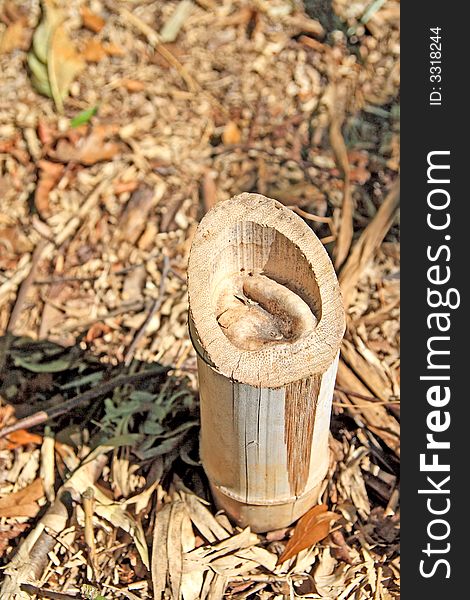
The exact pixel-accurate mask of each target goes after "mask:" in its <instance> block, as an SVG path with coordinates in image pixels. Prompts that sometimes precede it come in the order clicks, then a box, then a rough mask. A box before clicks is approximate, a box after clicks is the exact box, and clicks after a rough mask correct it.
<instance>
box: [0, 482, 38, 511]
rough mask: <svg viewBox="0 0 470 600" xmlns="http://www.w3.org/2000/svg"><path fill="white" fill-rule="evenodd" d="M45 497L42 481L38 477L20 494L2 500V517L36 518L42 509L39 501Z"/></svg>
mask: <svg viewBox="0 0 470 600" xmlns="http://www.w3.org/2000/svg"><path fill="white" fill-rule="evenodd" d="M43 495H44V489H43V485H42V481H41V479H40V478H39V477H38V478H37V479H35V480H34V481H33V483H30V484H29V485H28V486H26V487H25V488H23V489H22V490H20V491H19V492H14V493H13V494H8V495H7V496H4V497H3V498H0V517H35V516H36V515H37V514H38V512H39V508H40V507H39V504H38V503H37V500H39V498H42V497H43Z"/></svg>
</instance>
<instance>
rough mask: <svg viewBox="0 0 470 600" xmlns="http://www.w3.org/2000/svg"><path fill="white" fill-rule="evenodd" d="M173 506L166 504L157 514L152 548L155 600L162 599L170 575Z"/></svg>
mask: <svg viewBox="0 0 470 600" xmlns="http://www.w3.org/2000/svg"><path fill="white" fill-rule="evenodd" d="M170 514H171V504H165V505H164V506H163V508H162V509H161V510H160V511H158V512H157V515H156V518H155V525H154V534H153V548H152V583H153V594H154V598H155V600H157V599H159V598H161V595H162V594H163V592H164V591H165V588H166V579H167V573H168V549H167V544H166V540H167V539H168V526H169V522H170Z"/></svg>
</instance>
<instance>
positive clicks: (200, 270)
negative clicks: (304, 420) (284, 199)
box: [188, 193, 345, 388]
mask: <svg viewBox="0 0 470 600" xmlns="http://www.w3.org/2000/svg"><path fill="white" fill-rule="evenodd" d="M241 269H248V270H249V269H253V270H257V271H258V272H263V273H266V274H267V275H269V276H271V277H272V278H273V279H275V280H277V281H279V282H280V283H284V284H286V285H287V286H289V287H290V286H293V288H294V291H296V292H297V293H298V295H299V296H300V297H301V298H302V299H303V300H305V301H306V302H307V303H308V304H309V305H310V306H311V307H312V308H315V310H316V312H317V314H318V317H317V319H318V323H317V325H316V327H315V328H314V329H313V331H311V332H309V333H308V334H306V335H304V336H302V337H301V338H299V339H297V340H295V341H293V342H289V343H281V344H276V345H268V346H266V347H263V348H261V349H259V350H250V351H244V350H241V349H240V348H238V347H237V346H235V345H234V344H233V343H231V341H230V340H229V339H228V338H227V336H226V335H225V334H224V333H223V331H222V329H221V327H220V326H219V324H218V322H217V314H216V309H215V304H216V298H215V297H214V294H215V286H216V284H217V282H218V281H220V280H221V279H223V277H224V276H229V275H230V272H231V271H232V272H234V271H237V270H241ZM188 295H189V325H190V333H191V338H192V341H193V344H194V346H195V348H196V350H197V352H198V354H199V355H200V356H201V358H202V359H203V360H204V361H205V362H206V363H207V364H208V365H210V366H211V367H212V368H213V369H215V370H216V371H217V372H218V373H220V374H221V375H223V376H225V377H227V378H229V379H231V380H233V381H238V382H240V383H244V384H248V385H252V386H257V387H262V388H264V387H267V388H279V387H283V386H286V385H288V384H290V383H293V382H296V381H299V380H302V379H305V378H307V377H310V376H312V375H316V374H318V375H320V374H322V373H324V372H325V371H326V370H327V369H328V368H329V366H330V365H331V364H332V363H333V361H334V360H335V357H336V355H337V353H338V350H339V346H340V343H341V339H342V337H343V334H344V328H345V317H344V309H343V303H342V298H341V293H340V289H339V284H338V280H337V278H336V274H335V271H334V268H333V265H332V263H331V261H330V258H329V257H328V254H327V252H326V250H325V249H324V247H323V245H322V244H321V242H320V241H319V240H318V238H317V237H316V235H315V234H314V233H313V232H312V230H311V229H310V228H309V227H308V226H307V224H306V223H305V222H304V221H303V220H302V219H301V218H300V217H299V216H297V215H296V214H295V213H293V212H292V211H291V210H289V209H287V208H286V207H285V206H283V205H282V204H281V203H280V202H277V201H276V200H272V199H270V198H266V197H264V196H261V195H259V194H249V193H244V194H240V195H239V196H234V197H233V198H230V199H229V200H226V201H223V202H220V203H218V204H217V205H216V206H215V207H214V208H213V209H212V210H211V211H210V212H209V213H207V214H206V215H205V216H204V218H203V219H202V221H201V223H200V224H199V227H198V229H197V231H196V234H195V237H194V240H193V243H192V247H191V253H190V257H189V265H188Z"/></svg>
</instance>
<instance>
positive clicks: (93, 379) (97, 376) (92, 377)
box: [60, 371, 103, 390]
mask: <svg viewBox="0 0 470 600" xmlns="http://www.w3.org/2000/svg"><path fill="white" fill-rule="evenodd" d="M102 379H103V371H97V372H95V373H89V374H88V375H84V376H83V377H79V378H78V379H74V380H73V381H68V382H67V383H64V385H61V386H60V387H61V389H63V390H68V389H70V388H74V387H80V386H82V385H88V384H90V383H98V382H99V381H101V380H102Z"/></svg>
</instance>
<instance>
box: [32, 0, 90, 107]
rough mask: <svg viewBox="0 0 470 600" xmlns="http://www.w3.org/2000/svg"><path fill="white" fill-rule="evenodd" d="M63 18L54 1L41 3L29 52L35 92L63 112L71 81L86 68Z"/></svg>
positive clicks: (47, 0)
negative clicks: (51, 101) (48, 98)
mask: <svg viewBox="0 0 470 600" xmlns="http://www.w3.org/2000/svg"><path fill="white" fill-rule="evenodd" d="M63 21H64V17H63V15H62V13H61V11H59V10H58V9H57V7H56V6H55V3H54V2H53V1H52V0H43V1H42V17H41V21H40V23H39V25H38V26H37V28H36V30H35V32H34V35H33V43H32V47H31V50H30V51H29V52H28V66H29V69H30V72H31V82H32V84H33V86H34V87H35V88H36V90H37V91H38V92H39V93H41V94H43V95H44V96H48V97H50V98H52V99H53V100H54V103H55V105H56V108H57V110H58V112H60V113H62V112H63V109H64V106H63V102H64V99H65V98H66V96H67V95H68V93H69V88H70V85H71V83H72V81H73V80H74V79H75V77H76V76H77V75H78V73H80V71H81V70H82V69H83V68H84V67H85V61H84V60H83V58H82V57H81V56H80V55H79V54H78V52H77V51H76V49H75V47H74V46H73V44H72V42H71V40H70V39H69V37H68V35H67V32H66V31H65V29H64V26H63Z"/></svg>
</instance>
